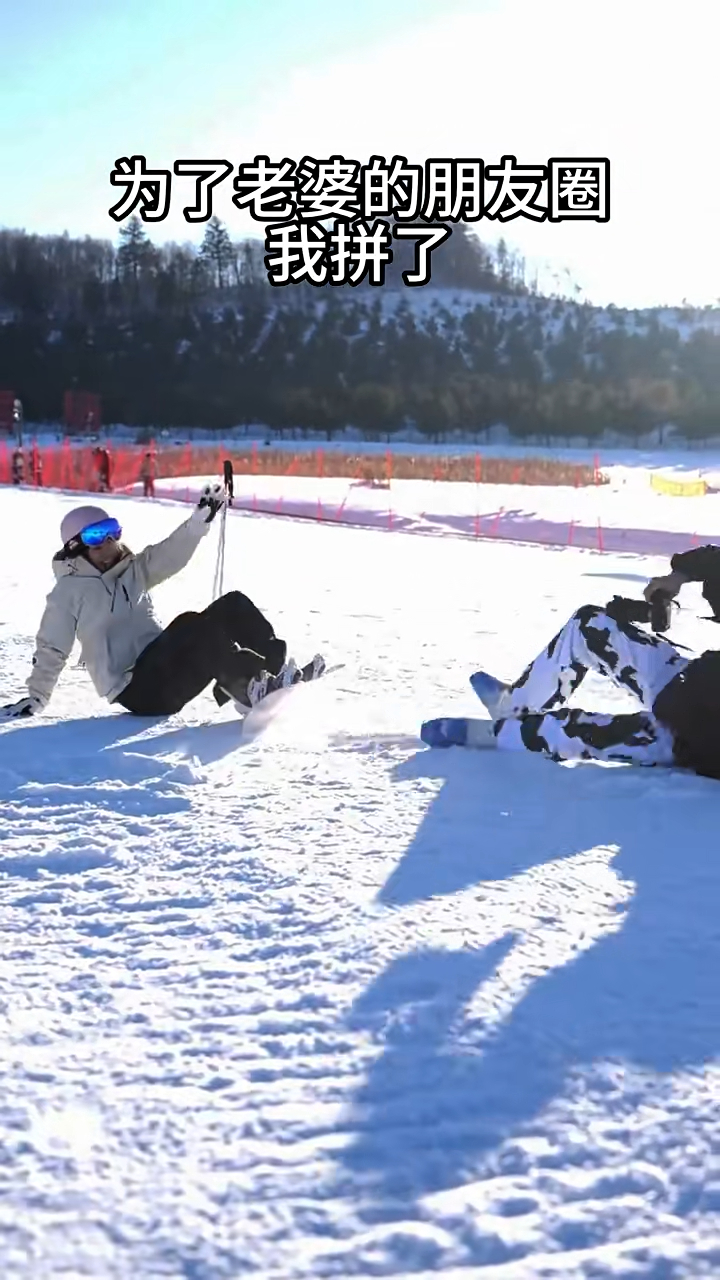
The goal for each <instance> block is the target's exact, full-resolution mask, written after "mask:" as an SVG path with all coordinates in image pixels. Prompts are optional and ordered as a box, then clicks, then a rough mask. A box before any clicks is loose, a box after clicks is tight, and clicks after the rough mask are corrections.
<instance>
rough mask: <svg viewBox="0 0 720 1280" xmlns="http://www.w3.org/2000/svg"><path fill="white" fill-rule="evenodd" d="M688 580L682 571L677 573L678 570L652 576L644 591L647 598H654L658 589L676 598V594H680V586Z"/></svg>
mask: <svg viewBox="0 0 720 1280" xmlns="http://www.w3.org/2000/svg"><path fill="white" fill-rule="evenodd" d="M686 582H687V578H685V577H683V575H682V574H681V573H677V571H676V572H674V573H666V574H663V575H662V577H659V578H651V579H650V581H649V582H648V584H647V586H646V588H645V590H644V591H643V595H644V596H645V599H646V600H652V598H653V596H654V595H655V592H656V591H662V592H664V593H665V594H666V595H668V596H671V597H672V599H673V600H674V599H675V597H676V595H678V594H679V592H680V588H681V587H682V586H683V584H684V583H686Z"/></svg>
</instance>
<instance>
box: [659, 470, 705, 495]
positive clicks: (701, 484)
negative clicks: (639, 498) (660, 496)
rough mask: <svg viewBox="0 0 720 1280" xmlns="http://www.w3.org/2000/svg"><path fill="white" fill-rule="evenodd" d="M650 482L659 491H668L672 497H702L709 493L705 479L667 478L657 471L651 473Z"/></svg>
mask: <svg viewBox="0 0 720 1280" xmlns="http://www.w3.org/2000/svg"><path fill="white" fill-rule="evenodd" d="M650 484H651V485H652V487H653V489H657V491H658V493H667V494H669V495H670V497H672V498H702V497H704V496H705V494H706V493H707V484H706V483H705V481H704V480H666V479H665V476H659V475H657V473H656V472H653V474H652V475H651V477H650Z"/></svg>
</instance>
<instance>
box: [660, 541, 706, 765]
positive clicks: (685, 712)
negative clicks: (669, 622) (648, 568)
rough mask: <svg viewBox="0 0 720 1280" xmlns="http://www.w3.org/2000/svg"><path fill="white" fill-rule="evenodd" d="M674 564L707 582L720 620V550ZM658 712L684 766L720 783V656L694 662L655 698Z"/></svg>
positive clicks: (683, 556)
mask: <svg viewBox="0 0 720 1280" xmlns="http://www.w3.org/2000/svg"><path fill="white" fill-rule="evenodd" d="M670 565H671V568H672V569H673V570H677V572H678V573H681V574H682V575H683V577H685V578H687V579H689V581H691V582H702V583H703V596H704V598H705V599H706V600H707V602H708V604H709V605H710V608H711V609H712V611H713V616H714V617H715V618H716V619H717V620H718V621H720V547H714V546H707V547H697V548H695V549H694V550H693V551H683V552H680V553H678V554H677V555H674V556H673V557H672V560H671V561H670ZM653 711H654V713H655V715H656V716H657V718H658V720H660V721H661V722H662V723H663V724H665V725H667V727H668V728H669V729H670V730H671V732H672V734H673V736H674V739H675V745H674V752H675V758H676V760H677V762H678V764H680V765H682V766H684V767H685V768H690V769H694V770H695V772H696V773H699V774H702V775H703V776H704V777H707V778H717V779H718V780H720V651H718V650H716V649H707V650H706V651H705V653H703V654H701V655H700V657H699V658H695V659H694V661H692V662H690V663H688V665H687V667H686V668H685V670H684V671H681V672H680V675H677V676H675V678H674V680H671V681H670V684H668V685H666V687H665V688H664V689H663V690H662V692H661V693H660V694H659V695H658V697H657V698H656V699H655V703H654V706H653Z"/></svg>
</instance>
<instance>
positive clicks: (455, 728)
mask: <svg viewBox="0 0 720 1280" xmlns="http://www.w3.org/2000/svg"><path fill="white" fill-rule="evenodd" d="M482 676H483V672H481V671H476V672H475V673H474V675H471V676H470V685H471V688H472V691H473V693H475V694H477V696H478V698H480V701H481V702H482V695H481V693H480V687H481V677H482ZM420 737H421V739H422V741H423V742H424V743H425V745H426V746H428V747H471V748H473V749H475V750H478V749H483V748H489V747H494V746H495V745H496V741H495V734H494V732H493V722H492V720H480V719H477V720H476V719H473V717H472V716H442V717H440V718H439V719H437V720H426V721H425V722H424V724H423V725H422V726H421V729H420Z"/></svg>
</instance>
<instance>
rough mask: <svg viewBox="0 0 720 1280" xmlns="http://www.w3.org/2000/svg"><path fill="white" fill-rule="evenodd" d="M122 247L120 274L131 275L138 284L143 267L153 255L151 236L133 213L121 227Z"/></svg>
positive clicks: (120, 251) (119, 253) (118, 259)
mask: <svg viewBox="0 0 720 1280" xmlns="http://www.w3.org/2000/svg"><path fill="white" fill-rule="evenodd" d="M119 235H120V248H119V249H118V253H117V267H118V275H120V276H130V277H131V279H132V280H133V282H134V283H135V285H137V283H138V280H139V277H140V273H141V272H142V270H143V267H145V266H146V265H147V263H148V262H149V260H150V258H151V256H152V245H151V243H150V238H149V236H148V234H147V232H146V231H145V229H144V228H143V225H142V222H141V221H140V219H139V218H138V217H137V216H136V215H135V214H133V216H132V218H130V219H129V220H128V222H127V223H126V224H125V226H124V227H121V228H120V233H119Z"/></svg>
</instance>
